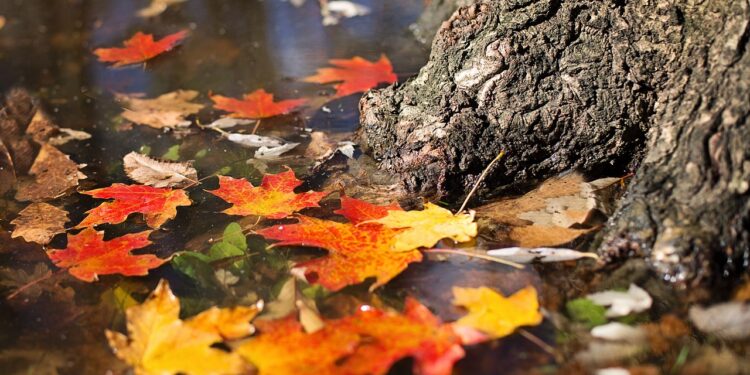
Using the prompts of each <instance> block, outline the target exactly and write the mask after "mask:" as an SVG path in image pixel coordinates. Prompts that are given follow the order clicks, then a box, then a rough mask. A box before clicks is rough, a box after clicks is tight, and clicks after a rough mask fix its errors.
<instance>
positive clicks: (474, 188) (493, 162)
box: [458, 150, 505, 213]
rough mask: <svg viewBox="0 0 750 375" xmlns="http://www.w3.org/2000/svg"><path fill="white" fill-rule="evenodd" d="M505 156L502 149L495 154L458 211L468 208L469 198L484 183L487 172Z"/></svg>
mask: <svg viewBox="0 0 750 375" xmlns="http://www.w3.org/2000/svg"><path fill="white" fill-rule="evenodd" d="M503 156H505V150H501V151H500V153H499V154H497V156H495V158H494V159H492V161H491V162H490V164H488V165H487V167H486V168H484V170H483V171H482V174H481V175H479V179H477V181H476V182H475V183H474V187H472V188H471V191H469V195H467V196H466V199H464V203H463V204H461V208H459V209H458V213H460V212H463V210H464V209H465V208H466V205H467V204H468V203H469V199H471V197H472V196H473V195H474V193H475V192H476V191H477V188H478V187H479V184H481V183H482V180H484V178H485V177H487V173H489V172H490V169H492V167H493V166H494V165H495V163H497V162H498V161H499V160H500V159H502V158H503Z"/></svg>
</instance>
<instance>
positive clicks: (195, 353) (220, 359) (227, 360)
mask: <svg viewBox="0 0 750 375" xmlns="http://www.w3.org/2000/svg"><path fill="white" fill-rule="evenodd" d="M261 306H262V305H261V304H260V303H259V304H258V305H256V306H250V307H244V306H240V307H235V308H231V309H219V308H217V307H212V308H211V309H209V310H206V311H204V312H202V313H200V314H198V315H196V316H195V317H193V318H191V319H188V320H185V321H183V320H181V319H180V318H179V314H180V302H179V300H178V299H177V297H175V295H174V294H172V291H171V290H170V289H169V284H168V283H167V282H166V281H165V280H162V281H161V282H160V283H159V285H158V286H157V287H156V289H155V290H154V292H153V293H152V294H151V296H150V297H149V298H148V300H147V301H146V302H144V303H143V304H141V305H137V306H133V307H130V308H128V309H127V312H126V317H127V328H128V334H129V338H128V336H126V335H123V334H122V333H119V332H114V331H110V330H107V332H106V334H107V339H108V340H109V345H110V347H112V349H113V350H114V351H115V354H116V355H117V357H118V358H120V359H122V360H123V361H125V362H127V363H128V364H130V365H131V366H133V367H134V368H135V373H136V374H143V375H146V374H148V375H151V374H158V375H168V374H177V373H180V374H187V375H213V374H241V373H245V372H246V371H248V369H249V365H248V364H247V363H246V362H245V361H244V360H243V359H242V357H240V356H239V355H237V354H235V353H233V352H227V351H224V350H221V349H217V348H214V347H212V345H214V344H218V343H222V342H223V341H224V340H228V339H238V338H241V337H245V336H249V335H250V334H252V333H253V332H254V327H253V326H252V325H251V324H250V321H251V320H252V319H253V318H254V317H255V315H257V314H258V312H259V311H260V309H261Z"/></svg>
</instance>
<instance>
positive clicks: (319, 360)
mask: <svg viewBox="0 0 750 375" xmlns="http://www.w3.org/2000/svg"><path fill="white" fill-rule="evenodd" d="M255 325H256V326H257V328H258V329H259V331H260V334H259V335H257V336H255V337H253V338H251V339H250V340H248V341H247V342H246V343H245V344H243V345H242V346H240V347H239V348H238V349H237V352H238V353H239V354H240V355H242V356H243V357H245V358H246V359H247V360H249V361H250V362H252V363H253V364H254V365H255V366H256V367H257V368H258V370H259V373H260V375H263V374H274V375H291V374H351V375H355V374H362V375H364V374H368V375H374V374H385V373H387V372H388V370H389V369H390V368H391V366H392V365H393V364H394V363H395V362H397V361H399V360H401V359H403V358H406V357H413V358H414V359H415V362H414V367H415V373H418V374H422V375H448V374H450V373H451V370H452V369H453V364H454V363H455V362H456V361H457V360H459V359H461V358H463V356H464V350H463V348H462V347H461V338H460V336H459V335H458V334H457V333H456V332H455V331H454V329H453V325H450V324H442V322H440V320H439V319H438V318H437V317H435V316H434V315H433V314H432V313H431V312H430V311H429V310H428V309H427V308H426V307H425V306H423V305H422V304H420V303H419V302H418V301H416V300H415V299H412V298H409V299H407V300H406V309H405V311H404V312H403V313H396V312H386V311H382V310H379V309H376V308H373V307H370V306H361V307H360V308H359V310H358V311H357V312H356V313H355V314H354V315H352V316H349V317H345V318H342V319H337V320H326V321H325V325H324V326H323V328H322V329H320V330H319V331H316V332H313V333H304V332H303V331H302V329H301V325H300V323H298V322H297V321H296V319H294V317H288V318H285V319H281V320H276V321H269V322H260V321H255Z"/></svg>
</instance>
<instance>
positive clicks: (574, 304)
mask: <svg viewBox="0 0 750 375" xmlns="http://www.w3.org/2000/svg"><path fill="white" fill-rule="evenodd" d="M565 310H566V311H567V313H568V315H569V316H570V318H571V319H573V320H575V321H577V322H581V323H584V324H586V325H587V326H589V327H594V326H598V325H602V324H604V323H607V317H606V314H607V309H606V308H605V307H604V306H599V305H597V304H595V303H594V302H592V301H591V300H590V299H587V298H576V299H574V300H572V301H568V303H566V304H565Z"/></svg>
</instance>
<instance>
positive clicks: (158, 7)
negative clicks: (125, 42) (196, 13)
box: [138, 0, 187, 18]
mask: <svg viewBox="0 0 750 375" xmlns="http://www.w3.org/2000/svg"><path fill="white" fill-rule="evenodd" d="M185 1H187V0H151V4H149V5H148V6H147V7H145V8H141V9H139V10H138V17H142V18H150V17H156V16H158V15H160V14H162V13H164V11H165V10H167V8H169V7H170V6H172V5H174V4H179V3H184V2H185Z"/></svg>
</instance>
